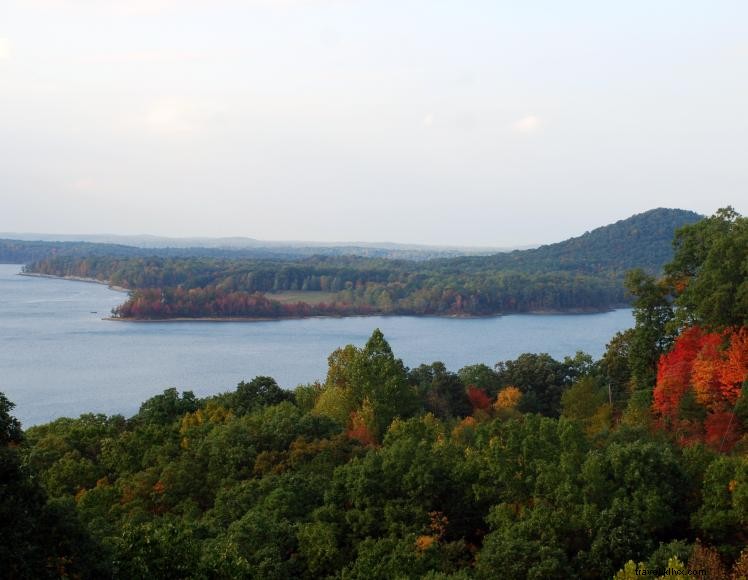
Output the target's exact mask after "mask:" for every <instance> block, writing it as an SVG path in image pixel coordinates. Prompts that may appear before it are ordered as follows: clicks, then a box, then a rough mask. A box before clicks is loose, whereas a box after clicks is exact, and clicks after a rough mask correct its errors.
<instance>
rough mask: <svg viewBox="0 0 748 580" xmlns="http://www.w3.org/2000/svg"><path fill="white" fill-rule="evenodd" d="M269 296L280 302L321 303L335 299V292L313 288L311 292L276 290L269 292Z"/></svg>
mask: <svg viewBox="0 0 748 580" xmlns="http://www.w3.org/2000/svg"><path fill="white" fill-rule="evenodd" d="M267 297H268V298H270V299H271V300H277V301H278V302H283V303H291V304H295V303H297V302H305V303H307V304H320V303H322V302H326V303H330V302H332V301H334V300H335V292H321V291H317V290H312V291H309V292H293V291H287V292H274V293H272V294H270V293H268V294H267Z"/></svg>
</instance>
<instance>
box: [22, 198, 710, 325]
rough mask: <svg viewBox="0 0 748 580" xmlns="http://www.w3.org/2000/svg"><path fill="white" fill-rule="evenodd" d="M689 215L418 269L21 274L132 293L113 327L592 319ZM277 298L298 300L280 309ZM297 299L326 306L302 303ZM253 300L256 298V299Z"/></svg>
mask: <svg viewBox="0 0 748 580" xmlns="http://www.w3.org/2000/svg"><path fill="white" fill-rule="evenodd" d="M698 219H699V216H698V215H697V214H694V213H692V212H686V211H682V210H663V209H660V210H652V211H650V212H646V213H644V214H640V215H637V216H633V217H632V218H629V219H627V220H623V221H621V222H617V223H615V224H612V225H610V226H606V227H602V228H598V229H596V230H594V231H593V232H588V233H586V234H584V235H583V236H580V237H578V238H573V239H570V240H567V241H565V242H561V243H558V244H551V245H548V246H543V247H540V248H537V249H534V250H523V251H514V252H507V253H502V254H495V255H492V256H474V257H459V258H450V259H435V260H430V261H426V262H414V261H406V260H386V259H369V258H360V257H352V256H346V257H325V256H316V257H311V258H307V259H304V260H291V261H278V260H257V259H227V258H205V257H194V256H193V257H163V256H152V257H131V258H122V257H119V256H105V255H90V256H85V257H81V256H77V255H74V254H63V255H55V256H50V257H48V258H46V259H43V260H39V261H36V262H35V263H33V264H31V265H30V266H29V267H28V268H27V271H29V272H35V273H41V274H48V275H57V276H78V277H87V278H95V279H98V280H102V281H104V280H106V281H108V282H110V283H111V284H114V285H117V286H122V287H125V288H129V289H131V290H133V292H132V295H131V296H130V298H129V299H128V300H127V301H126V302H125V303H124V304H123V305H122V306H120V307H119V308H118V309H117V310H116V311H115V315H116V316H118V317H121V318H156V319H158V318H174V317H206V316H207V317H286V316H309V315H335V314H337V315H347V314H372V313H383V314H442V315H445V314H446V315H488V314H497V313H511V312H528V311H542V310H573V309H582V310H585V309H602V308H609V307H611V306H615V305H621V304H623V303H625V302H626V300H627V294H626V289H625V288H624V284H623V281H624V274H625V272H626V271H627V270H628V269H629V268H632V267H640V268H643V269H644V270H646V271H647V272H649V273H650V274H657V273H659V272H660V271H661V269H662V267H663V265H664V264H665V263H666V262H667V260H668V259H670V258H671V257H672V247H671V243H670V241H671V239H672V237H673V234H674V232H675V230H676V229H677V227H678V226H680V225H683V224H688V223H693V222H695V221H696V220H698ZM279 292H294V293H298V298H299V300H298V301H296V302H292V303H288V302H285V301H283V303H282V304H281V301H280V297H279V295H278V294H277V293H279ZM307 292H324V293H326V299H325V300H324V301H322V302H315V303H310V302H309V301H308V300H305V298H304V297H305V296H306V294H305V293H307ZM260 295H264V297H263V296H260Z"/></svg>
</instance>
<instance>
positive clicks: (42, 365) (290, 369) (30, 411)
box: [0, 265, 633, 426]
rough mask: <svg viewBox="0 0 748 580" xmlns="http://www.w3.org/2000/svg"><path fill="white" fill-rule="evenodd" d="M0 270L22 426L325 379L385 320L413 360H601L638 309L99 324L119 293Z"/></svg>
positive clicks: (6, 357)
mask: <svg viewBox="0 0 748 580" xmlns="http://www.w3.org/2000/svg"><path fill="white" fill-rule="evenodd" d="M19 271H20V266H18V265H0V391H2V392H4V393H5V394H6V395H7V396H8V398H9V399H10V400H11V401H13V402H15V403H16V405H17V406H16V408H15V410H14V413H15V415H16V416H17V417H18V418H19V419H20V420H21V421H22V422H23V423H24V425H25V426H29V425H33V424H37V423H42V422H45V421H49V420H51V419H54V418H56V417H61V416H77V415H79V414H81V413H84V412H89V411H91V412H101V413H107V414H113V413H122V414H124V415H126V416H129V415H132V414H133V413H135V412H136V411H137V409H138V407H139V405H140V403H141V402H143V401H144V400H145V399H147V398H148V397H151V396H153V395H154V394H157V393H159V392H161V391H162V390H163V389H164V388H167V387H172V386H173V387H177V388H179V389H192V390H194V391H195V393H196V394H198V395H201V396H204V395H208V394H212V393H217V392H221V391H225V390H229V389H232V388H233V387H234V386H235V385H236V383H238V382H239V381H241V380H244V379H251V378H252V377H254V376H256V375H270V376H272V377H275V379H276V380H277V381H278V382H279V383H280V384H281V385H283V386H285V387H293V386H295V385H297V384H298V383H305V382H310V381H313V380H315V379H320V378H324V375H325V369H326V364H327V356H328V355H329V354H330V352H332V351H333V350H334V349H335V348H337V347H339V346H342V345H345V344H348V343H353V344H357V345H361V344H363V343H364V342H365V341H366V339H367V338H368V337H369V335H370V334H371V332H372V330H374V329H375V328H377V327H379V328H381V329H382V332H384V334H385V337H386V338H387V340H388V341H389V342H390V344H391V345H392V348H393V350H394V351H395V354H396V355H397V356H399V357H401V358H402V359H403V360H404V361H405V364H407V365H409V366H417V365H419V364H421V363H424V362H425V363H431V362H433V361H436V360H440V361H442V362H444V363H445V364H446V365H447V367H448V368H449V369H451V370H458V369H460V368H461V367H463V366H465V365H468V364H473V363H477V362H483V363H486V364H489V365H493V364H494V363H496V362H497V361H500V360H506V359H510V358H515V357H516V356H518V355H519V354H521V353H523V352H547V353H549V354H551V355H552V356H554V357H556V358H563V357H564V356H566V355H573V354H574V353H575V352H576V351H577V350H584V351H586V352H588V353H590V354H592V355H594V356H595V357H598V356H600V355H601V354H602V352H603V350H604V348H605V344H606V343H607V342H608V341H609V340H610V338H611V337H612V336H613V335H614V334H615V333H616V332H618V331H619V330H623V329H625V328H628V327H630V326H631V325H632V323H633V320H632V316H631V311H630V310H616V311H614V312H606V313H601V314H581V315H512V316H503V317H493V318H473V319H454V318H437V317H434V318H419V317H412V316H403V317H389V316H372V317H354V318H325V319H323V318H310V319H305V320H281V321H271V322H248V323H243V322H237V323H227V322H215V323H211V322H180V323H174V322H164V323H127V322H111V321H105V320H102V317H104V316H107V315H108V314H109V312H110V310H111V308H112V307H113V306H116V305H117V304H119V303H120V302H122V301H123V300H124V297H125V295H124V294H123V293H121V292H115V291H113V290H110V289H109V288H107V287H106V286H103V285H98V284H91V283H85V282H72V281H67V280H54V279H48V278H34V277H28V276H18V275H17V274H18V272H19Z"/></svg>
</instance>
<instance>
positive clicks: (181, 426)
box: [0, 209, 748, 579]
mask: <svg viewBox="0 0 748 580" xmlns="http://www.w3.org/2000/svg"><path fill="white" fill-rule="evenodd" d="M674 247H675V252H674V257H673V259H672V260H671V261H670V262H669V263H668V264H667V265H666V266H665V268H664V272H663V275H662V276H659V277H655V276H652V275H649V274H647V273H646V272H644V271H641V270H635V271H632V272H630V273H629V274H628V276H627V284H628V288H629V290H630V291H631V293H632V294H633V295H634V296H635V301H634V310H635V318H636V325H635V327H634V328H632V329H631V330H628V331H626V332H623V333H620V334H618V335H616V336H615V337H612V339H611V341H610V343H609V345H608V348H607V351H606V352H605V354H604V356H603V357H602V358H601V359H600V360H593V359H592V358H591V357H589V356H588V355H585V354H584V353H581V352H580V353H577V355H576V356H574V357H568V358H566V359H564V360H561V361H559V360H554V359H553V358H552V357H550V356H548V355H546V354H530V353H528V354H524V355H522V356H520V357H519V358H517V359H515V360H509V361H502V362H499V363H497V364H496V365H495V366H493V367H491V366H488V365H483V364H481V365H474V366H469V367H465V368H462V369H459V370H456V371H455V370H450V369H447V368H445V366H444V365H443V364H442V363H439V362H435V363H433V364H430V365H422V366H420V367H417V368H412V369H410V368H406V367H405V366H404V364H403V363H402V361H401V360H400V359H398V358H397V356H396V354H395V353H393V352H392V350H391V348H390V346H389V345H388V343H387V341H386V338H385V337H384V336H383V335H382V333H381V332H379V331H378V330H375V331H374V332H373V334H372V335H371V338H370V339H369V340H368V342H367V343H366V344H365V345H363V346H360V347H359V346H355V345H348V346H344V347H341V348H339V349H338V350H336V351H335V352H333V353H331V354H330V356H329V359H328V371H327V376H326V379H325V381H324V382H321V383H311V384H305V385H299V386H297V387H296V388H295V389H293V390H284V389H282V388H281V387H279V386H278V384H277V383H276V382H275V380H273V379H272V378H271V377H265V376H258V377H255V378H254V379H252V380H249V381H246V382H241V383H239V385H237V387H236V388H235V389H233V390H231V391H228V392H225V393H222V394H218V395H215V396H212V397H207V398H204V399H200V398H196V397H195V396H194V394H193V393H191V392H189V391H187V392H181V393H180V392H178V391H177V390H175V389H167V390H165V391H164V392H163V393H162V394H160V395H157V396H154V397H153V398H151V399H149V400H147V401H145V402H144V403H143V404H142V405H141V407H140V411H139V412H138V413H137V414H136V415H135V416H133V417H130V418H125V417H122V416H104V415H93V414H87V415H82V416H80V417H79V418H77V419H67V418H65V419H58V420H56V421H54V422H52V423H49V424H45V425H39V426H34V427H31V428H29V429H27V430H26V431H23V430H22V429H21V425H20V424H19V423H18V421H17V420H15V419H14V418H13V416H12V408H13V404H12V403H11V402H10V401H8V400H7V398H5V397H4V396H0V470H2V477H1V478H0V482H1V484H0V485H1V487H0V489H1V490H2V494H0V531H1V534H2V538H3V541H2V543H1V544H0V562H1V563H2V567H3V568H2V569H3V572H4V574H5V575H6V577H12V578H43V577H60V576H63V577H71V578H75V577H80V578H94V577H95V578H101V577H115V578H240V577H241V578H263V579H267V578H279V579H280V578H284V579H285V578H320V577H330V578H366V579H371V578H395V577H420V576H422V577H428V578H496V577H505V578H570V577H581V578H606V577H607V578H613V577H615V578H622V579H624V578H636V577H638V576H639V575H640V574H641V571H642V570H643V569H645V568H654V567H659V568H665V567H668V566H670V567H671V568H673V569H675V570H685V569H686V567H687V568H688V569H698V570H707V571H708V574H709V575H708V577H709V578H733V579H737V578H744V577H745V576H746V574H748V550H746V544H747V543H748V396H747V395H746V393H747V391H746V389H745V386H746V384H747V382H746V381H747V379H748V262H747V261H746V257H747V256H748V220H747V219H746V218H743V217H741V216H739V215H737V214H735V213H734V212H733V211H731V210H729V209H726V210H720V212H718V213H717V214H716V215H714V216H712V217H709V218H706V219H704V220H702V221H700V222H698V223H696V224H694V225H689V226H686V227H683V228H681V229H680V230H678V233H677V234H676V237H675V242H674Z"/></svg>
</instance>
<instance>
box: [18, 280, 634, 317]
mask: <svg viewBox="0 0 748 580" xmlns="http://www.w3.org/2000/svg"><path fill="white" fill-rule="evenodd" d="M18 275H19V276H32V277H35V278H50V279H53V280H68V281H71V282H86V283H89V284H100V285H104V286H107V287H108V288H109V289H110V290H113V291H115V292H124V293H128V292H130V290H129V289H127V288H124V287H122V286H116V285H113V284H110V283H109V282H108V281H106V280H97V279H96V278H86V277H83V276H56V275H54V274H41V273H38V272H19V273H18ZM271 296H272V295H271ZM271 299H272V298H271ZM623 308H630V306H629V305H626V304H617V305H615V306H609V307H605V308H569V309H568V310H558V309H548V310H530V311H527V312H509V313H502V312H497V313H495V314H384V313H373V314H341V315H334V314H329V315H312V316H282V317H277V318H272V317H254V316H225V317H224V316H196V317H184V316H180V317H174V318H116V317H114V316H106V317H104V318H102V319H101V320H106V321H109V322H137V323H141V322H146V323H155V322H170V323H178V322H278V321H281V320H305V319H311V318H320V319H323V318H364V317H375V316H379V317H382V316H386V317H398V318H403V317H412V318H453V319H459V320H479V319H484V318H499V317H502V316H516V315H524V316H579V315H584V314H603V313H605V312H614V311H616V310H620V309H623Z"/></svg>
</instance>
